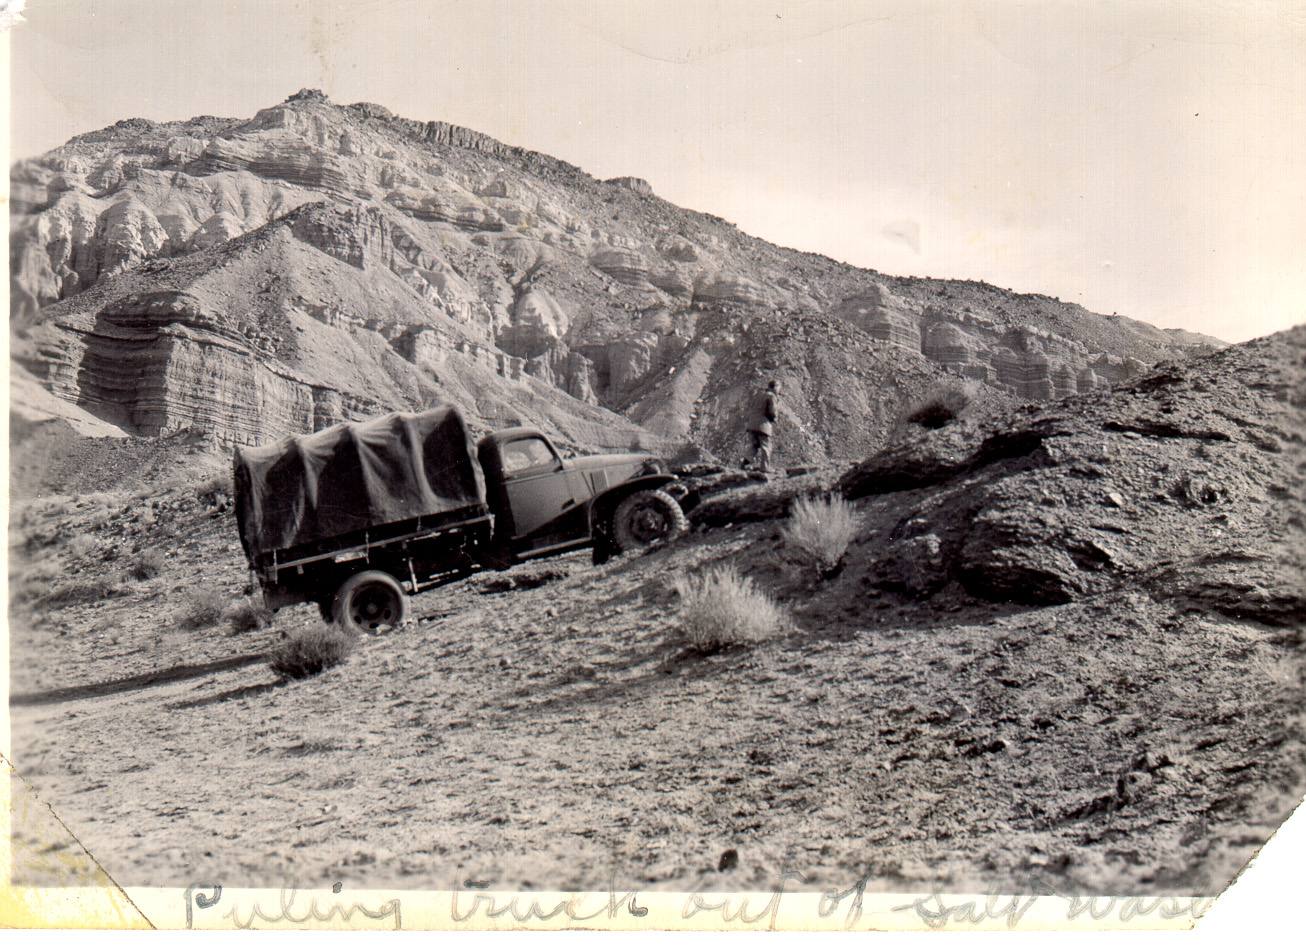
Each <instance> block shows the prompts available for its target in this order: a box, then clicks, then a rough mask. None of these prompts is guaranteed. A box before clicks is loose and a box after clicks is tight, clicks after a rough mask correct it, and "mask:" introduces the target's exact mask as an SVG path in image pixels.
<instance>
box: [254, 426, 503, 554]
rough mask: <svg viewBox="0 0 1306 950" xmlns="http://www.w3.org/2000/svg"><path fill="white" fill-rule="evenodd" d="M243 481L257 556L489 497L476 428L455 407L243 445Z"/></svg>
mask: <svg viewBox="0 0 1306 950" xmlns="http://www.w3.org/2000/svg"><path fill="white" fill-rule="evenodd" d="M234 486H235V495H236V520H237V522H238V524H239V526H240V541H241V544H242V545H244V548H245V553H246V555H248V556H249V557H250V558H251V559H253V558H257V557H258V556H259V555H262V554H266V553H268V552H271V551H279V550H283V549H285V548H294V547H298V546H300V545H304V544H311V543H313V542H320V541H327V540H330V539H332V538H336V537H339V536H340V535H344V534H349V533H350V532H353V531H359V530H361V529H363V528H369V527H372V526H375V525H383V524H389V523H391V522H395V521H404V520H407V519H409V518H416V517H418V516H424V515H438V514H443V513H446V512H450V511H455V510H457V509H459V508H465V507H467V506H468V505H483V504H485V478H484V476H483V475H482V474H481V469H480V466H479V465H478V464H477V462H476V455H475V447H474V445H473V443H472V439H471V434H470V433H469V432H468V431H467V426H466V425H465V424H464V423H463V420H462V417H461V416H460V415H459V413H458V411H457V410H456V409H454V408H452V407H450V406H442V407H438V408H435V409H430V410H428V411H426V412H416V413H407V412H397V413H392V414H390V415H388V416H382V417H381V418H379V419H372V420H370V421H367V422H355V423H344V424H342V425H335V426H332V427H330V428H329V429H323V430H321V431H320V432H314V433H312V434H311V435H296V436H290V437H288V438H285V439H282V440H281V441H280V442H276V443H273V444H272V445H265V446H259V447H256V448H242V447H238V448H237V449H236V459H235V473H234Z"/></svg>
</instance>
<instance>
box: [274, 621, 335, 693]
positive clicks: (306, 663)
mask: <svg viewBox="0 0 1306 950" xmlns="http://www.w3.org/2000/svg"><path fill="white" fill-rule="evenodd" d="M353 648H354V640H353V638H352V637H350V636H349V635H348V634H346V633H343V632H341V631H340V629H339V628H337V627H328V626H327V625H326V624H315V625H314V626H311V627H309V628H308V629H306V630H304V631H303V632H301V633H297V634H295V635H294V636H293V637H290V638H289V639H287V640H285V641H283V642H282V643H280V644H279V645H278V646H277V647H275V648H274V649H273V650H271V651H270V652H269V653H268V666H270V667H272V672H274V673H276V674H277V675H279V676H284V677H287V678H288V679H295V680H299V679H307V678H308V677H310V676H316V675H317V674H318V673H321V672H322V671H323V670H325V669H328V668H330V667H332V666H336V665H337V664H339V663H342V662H343V661H344V659H345V658H346V657H347V656H349V654H350V651H352V650H353Z"/></svg>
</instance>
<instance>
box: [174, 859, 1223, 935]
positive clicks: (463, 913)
mask: <svg viewBox="0 0 1306 950" xmlns="http://www.w3.org/2000/svg"><path fill="white" fill-rule="evenodd" d="M870 880H871V877H870V870H869V869H868V870H867V872H866V873H865V874H864V875H863V876H862V878H861V879H860V880H859V881H858V882H857V883H855V884H853V885H852V886H851V887H848V888H846V889H839V888H827V889H825V890H823V891H820V892H819V893H814V892H808V891H804V892H798V893H796V892H795V890H794V889H792V888H791V887H790V885H792V884H798V885H800V886H801V885H805V884H807V877H806V876H805V875H804V874H802V873H800V872H797V871H791V870H789V869H788V868H787V867H782V869H781V872H780V875H779V879H778V881H777V883H776V885H775V886H774V888H773V889H772V890H771V891H770V892H769V893H764V895H762V897H761V898H759V896H758V895H756V894H754V895H745V896H740V895H724V894H712V893H708V892H705V891H694V892H692V893H690V894H689V895H688V896H687V897H686V899H685V900H684V902H683V904H681V905H680V914H679V916H680V919H681V920H684V921H689V920H694V921H695V922H696V924H697V925H699V926H711V925H715V924H717V923H724V924H743V925H746V926H756V925H758V924H762V923H763V922H765V923H764V926H765V927H766V929H768V930H774V929H776V927H777V924H778V922H779V916H780V909H781V901H782V900H783V899H784V898H785V896H786V895H791V907H792V906H793V903H792V899H793V898H797V897H803V898H806V899H807V900H808V901H810V900H811V899H812V898H813V897H815V899H816V906H815V910H816V913H817V915H818V916H819V917H820V918H822V919H830V918H835V919H836V921H837V922H838V923H839V924H841V925H842V927H843V928H844V929H846V930H851V929H853V928H854V927H856V926H857V925H858V924H859V923H860V922H861V921H862V919H863V917H864V916H866V914H867V913H868V912H869V911H868V910H867V906H866V904H867V901H866V891H867V886H868V884H869V882H870ZM488 888H489V884H488V882H484V881H474V880H467V881H464V882H463V884H462V886H461V887H457V886H456V887H454V888H453V889H452V890H451V891H450V894H449V905H448V911H449V916H450V918H452V920H453V921H455V922H457V923H468V922H472V923H474V922H476V921H478V920H480V921H486V922H489V921H502V920H504V919H508V918H510V919H512V920H514V921H516V922H518V923H523V924H524V923H527V922H529V921H532V920H539V921H549V920H555V919H560V920H561V921H563V922H566V923H585V922H592V921H597V920H599V919H606V920H608V921H616V920H618V919H619V918H621V919H626V920H628V921H630V920H633V921H638V920H640V919H642V918H646V917H647V916H648V914H649V908H650V906H652V904H651V901H650V899H649V898H645V897H641V896H640V894H639V892H638V891H637V890H627V891H624V892H623V891H620V889H619V888H618V887H617V881H616V874H615V873H614V874H613V875H612V876H611V878H610V879H609V886H608V890H607V893H606V895H605V894H603V893H602V892H587V893H574V894H571V895H569V896H567V897H565V898H561V899H557V900H553V899H545V898H542V897H539V896H534V895H530V894H503V893H490V892H488ZM332 891H333V893H334V894H339V893H340V892H341V885H340V884H335V885H334V886H333V888H332ZM184 899H185V902H186V928H187V929H188V930H189V929H194V927H195V911H196V910H199V911H204V912H210V911H215V909H220V910H221V913H220V915H219V919H220V920H226V921H230V922H231V924H232V925H234V926H235V927H237V928H239V929H241V930H249V929H251V928H255V927H259V926H269V925H275V924H291V925H304V924H313V923H320V924H333V923H338V924H339V925H341V926H347V925H351V924H352V925H355V926H358V925H364V926H366V925H368V924H371V925H375V926H387V927H388V928H389V929H394V930H401V929H403V919H402V914H401V907H400V902H399V900H398V899H397V898H394V899H391V900H386V901H383V902H378V903H376V904H375V905H374V906H368V905H367V904H366V903H364V902H362V901H354V902H352V903H349V904H348V906H346V902H345V901H344V900H343V899H339V898H337V899H334V900H324V899H322V898H321V896H320V895H317V894H314V895H313V896H311V897H306V896H305V895H303V894H301V891H300V887H299V884H298V882H297V881H295V880H293V879H291V880H288V881H287V882H286V883H285V884H283V885H282V887H281V890H280V892H279V894H278V898H277V902H276V903H275V904H274V905H272V906H271V908H270V909H264V907H263V906H262V904H261V903H260V902H259V901H257V900H255V901H253V902H249V901H248V900H247V901H246V902H245V903H244V904H242V903H241V901H239V900H238V899H236V898H234V897H232V896H231V895H230V894H228V895H227V896H226V897H224V894H223V889H222V886H221V885H220V884H216V883H213V882H200V883H196V884H192V885H191V886H189V887H187V888H186V890H185V895H184ZM224 901H225V903H224ZM1040 901H1043V902H1044V904H1045V905H1046V904H1048V903H1049V902H1059V903H1060V906H1058V904H1057V903H1053V904H1052V906H1051V907H1048V906H1044V908H1043V911H1044V912H1045V916H1044V919H1046V912H1047V911H1049V910H1050V911H1051V912H1052V915H1053V917H1057V916H1060V914H1061V912H1062V907H1064V917H1065V919H1066V920H1067V921H1074V920H1080V919H1087V920H1092V921H1097V922H1101V921H1106V920H1118V921H1120V922H1121V923H1128V922H1130V921H1133V920H1140V919H1145V918H1152V917H1155V918H1160V919H1162V920H1174V919H1177V918H1181V917H1190V918H1192V919H1194V920H1196V919H1197V918H1200V917H1201V916H1202V915H1204V914H1205V913H1206V912H1207V911H1208V910H1209V909H1210V907H1211V905H1212V904H1213V903H1214V902H1215V898H1214V897H1191V896H1189V897H1184V896H1179V895H1176V894H1162V895H1150V896H1147V897H1113V896H1083V895H1080V894H1078V893H1073V892H1067V891H1064V890H1059V889H1058V888H1056V887H1054V886H1053V885H1052V884H1050V883H1048V882H1046V881H1043V880H1041V879H1040V878H1039V877H1038V876H1037V875H1030V877H1029V879H1028V881H1027V887H1025V888H1022V889H1020V893H1017V894H1010V893H1005V894H1004V893H1000V892H998V891H996V890H995V891H993V892H991V893H989V894H988V895H987V896H986V897H985V898H982V899H974V898H972V899H968V900H958V901H955V902H953V903H949V902H948V900H947V899H946V898H945V896H944V894H943V892H942V890H941V889H940V888H937V887H936V888H934V889H933V890H932V891H931V893H930V894H929V895H928V896H925V897H919V898H916V899H915V900H913V901H910V902H909V903H905V904H899V905H896V906H893V907H890V908H888V909H887V911H885V910H878V911H876V912H875V913H876V917H877V923H880V922H882V921H883V918H884V915H885V914H886V913H887V914H888V915H889V916H893V915H905V916H906V917H908V918H914V919H915V920H916V921H918V922H920V923H923V924H924V925H926V926H927V927H930V928H931V929H936V930H939V929H944V928H949V927H954V928H965V927H969V926H975V925H979V924H985V923H990V922H996V923H999V924H1001V925H1003V926H1005V927H1006V928H1008V929H1014V928H1016V927H1017V926H1019V925H1020V923H1021V920H1022V919H1023V918H1025V917H1026V915H1027V914H1029V912H1030V910H1031V909H1032V908H1033V907H1034V906H1035V904H1037V903H1038V902H1040ZM220 904H222V905H223V907H222V908H219V905H220ZM837 914H841V915H842V919H838V918H836V915H837Z"/></svg>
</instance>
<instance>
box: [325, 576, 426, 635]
mask: <svg viewBox="0 0 1306 950" xmlns="http://www.w3.org/2000/svg"><path fill="white" fill-rule="evenodd" d="M331 614H332V616H334V617H335V621H336V623H337V624H339V626H340V628H341V629H342V630H344V631H346V632H347V633H352V634H354V635H361V634H364V633H385V632H387V631H389V630H393V629H394V628H396V627H398V626H399V625H400V624H402V623H404V622H405V621H406V620H407V619H408V598H407V597H405V596H404V590H403V588H402V587H400V586H399V582H398V581H397V580H395V579H394V578H393V577H391V576H390V575H389V574H387V573H385V571H362V572H361V573H358V574H355V575H353V576H352V577H350V578H349V580H347V581H345V582H344V583H343V584H341V585H340V589H339V590H338V591H336V597H335V601H334V602H333V603H332V605H331Z"/></svg>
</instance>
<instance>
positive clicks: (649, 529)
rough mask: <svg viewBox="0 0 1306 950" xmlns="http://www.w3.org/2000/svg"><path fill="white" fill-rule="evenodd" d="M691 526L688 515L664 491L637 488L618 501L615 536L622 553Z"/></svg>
mask: <svg viewBox="0 0 1306 950" xmlns="http://www.w3.org/2000/svg"><path fill="white" fill-rule="evenodd" d="M688 530H689V519H688V518H686V517H685V513H684V512H683V511H681V510H680V505H679V504H678V503H677V502H676V500H675V499H674V498H672V497H671V496H670V495H668V494H667V493H666V492H664V491H638V492H635V493H634V494H633V495H631V496H630V497H629V498H627V499H625V500H624V501H622V503H621V504H619V505H617V510H616V512H615V513H614V514H613V516H612V540H613V542H614V543H615V544H616V546H617V550H618V551H621V552H622V553H623V554H624V553H625V552H627V551H637V550H639V549H641V548H646V547H649V546H650V545H652V544H657V543H658V542H659V541H670V540H671V539H672V538H678V537H680V536H681V535H682V534H684V533H685V532H686V531H688Z"/></svg>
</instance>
